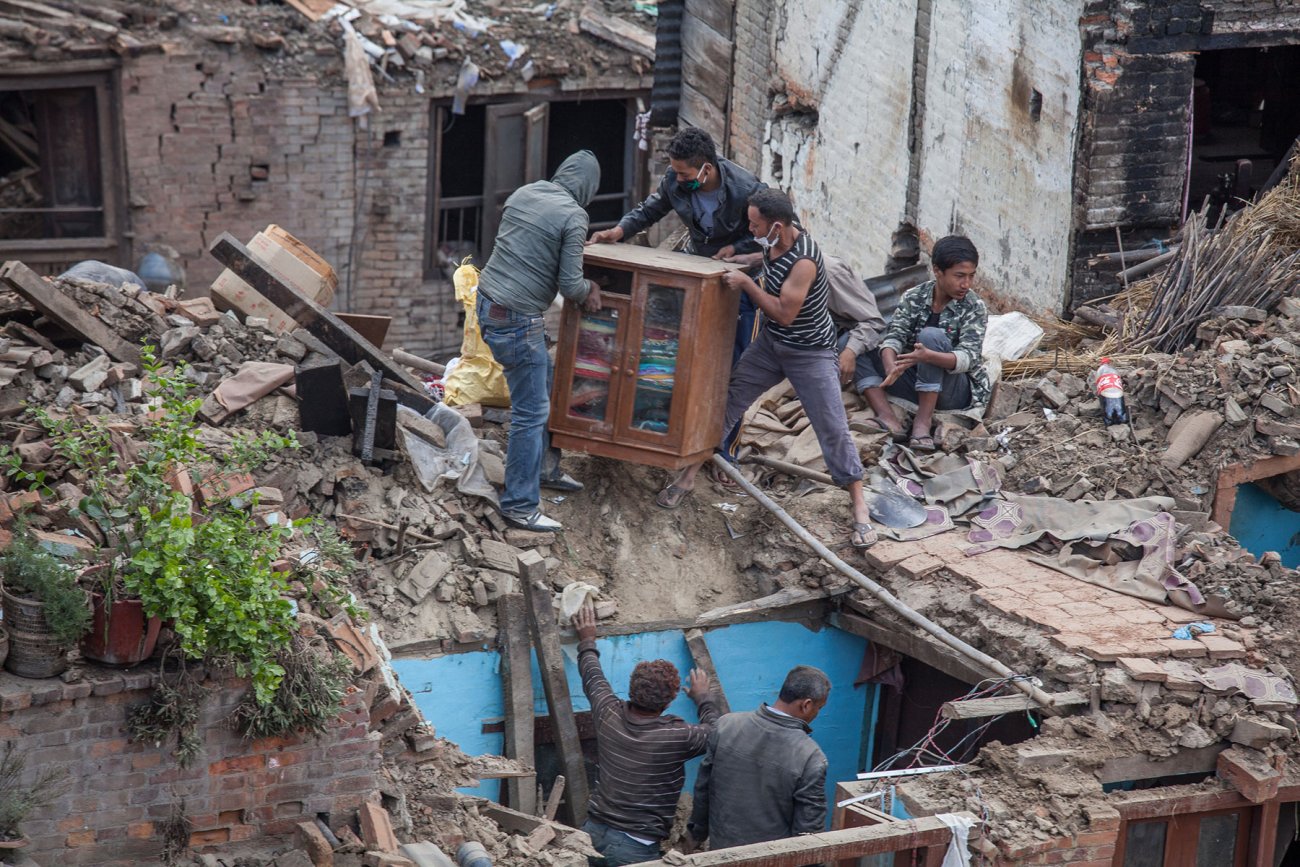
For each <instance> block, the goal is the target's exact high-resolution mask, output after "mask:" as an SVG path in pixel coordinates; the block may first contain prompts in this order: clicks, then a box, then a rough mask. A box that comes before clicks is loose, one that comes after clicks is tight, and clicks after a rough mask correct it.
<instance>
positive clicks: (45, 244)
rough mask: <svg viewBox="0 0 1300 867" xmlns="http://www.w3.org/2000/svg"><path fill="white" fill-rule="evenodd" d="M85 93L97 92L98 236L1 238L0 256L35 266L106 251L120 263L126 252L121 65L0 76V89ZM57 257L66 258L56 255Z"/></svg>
mask: <svg viewBox="0 0 1300 867" xmlns="http://www.w3.org/2000/svg"><path fill="white" fill-rule="evenodd" d="M66 88H87V89H91V90H93V91H94V92H95V113H96V126H97V138H98V141H99V159H100V185H101V193H102V197H103V202H104V204H103V214H104V229H103V232H102V234H100V235H96V236H89V237H84V238H36V239H19V240H5V239H0V256H4V257H12V256H13V254H19V255H24V254H27V255H31V256H32V258H33V260H34V261H43V260H57V259H61V258H62V259H68V258H72V259H74V260H75V259H80V258H86V256H83V255H76V256H74V257H70V256H67V255H66V254H82V253H92V252H99V253H100V254H101V255H103V254H104V252H105V251H107V258H117V259H120V258H122V257H123V256H124V255H125V253H126V252H127V251H126V210H125V208H126V184H125V177H126V168H125V160H124V159H123V154H124V148H123V144H122V125H121V123H119V122H118V118H120V117H121V100H120V96H119V94H120V92H121V88H120V66H119V65H118V64H117V63H116V62H101V61H91V62H86V63H70V64H49V65H45V66H30V65H28V66H22V67H9V68H6V69H5V70H4V71H3V72H0V90H5V91H33V90H55V89H66ZM59 254H65V255H64V256H60V255H59Z"/></svg>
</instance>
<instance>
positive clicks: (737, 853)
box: [644, 813, 975, 867]
mask: <svg viewBox="0 0 1300 867" xmlns="http://www.w3.org/2000/svg"><path fill="white" fill-rule="evenodd" d="M957 815H958V816H963V817H966V818H970V819H975V817H974V816H972V815H971V814H970V813H958V814H957ZM951 839H952V830H951V829H950V828H949V827H948V826H947V825H945V824H944V823H943V822H941V821H940V820H939V819H937V818H935V817H934V816H922V817H921V818H919V819H907V820H905V821H901V822H891V823H889V824H886V825H867V826H864V827H859V828H845V829H843V830H840V831H825V832H823V833H821V834H804V835H802V836H799V837H788V838H786V839H784V840H771V841H769V842H766V843H754V844H751V845H749V846H733V847H732V848H730V849H715V850H711V851H709V852H697V853H695V854H694V855H688V856H686V857H685V858H684V859H683V860H680V861H675V862H674V863H675V864H676V865H677V867H733V865H741V864H743V865H752V867H799V865H802V864H818V863H823V864H824V863H826V862H829V861H840V860H844V859H858V858H865V857H867V856H868V855H881V854H884V853H887V852H906V851H908V850H909V849H924V848H928V847H930V846H946V845H947V844H948V842H949V841H950V840H951ZM644 867H669V864H668V862H667V861H649V862H647V863H646V864H645V865H644Z"/></svg>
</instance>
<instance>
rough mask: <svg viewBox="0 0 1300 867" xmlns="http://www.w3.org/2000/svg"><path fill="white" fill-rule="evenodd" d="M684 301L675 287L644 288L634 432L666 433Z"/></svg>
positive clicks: (670, 413)
mask: <svg viewBox="0 0 1300 867" xmlns="http://www.w3.org/2000/svg"><path fill="white" fill-rule="evenodd" d="M685 299H686V293H685V291H683V290H682V289H680V288H678V287H676V286H663V285H660V284H657V283H651V284H649V285H648V286H647V287H646V294H645V310H644V311H642V316H641V345H640V347H639V353H638V356H637V366H636V371H635V383H636V390H635V391H634V393H633V399H632V417H631V420H630V421H629V425H630V427H631V428H632V429H633V430H637V431H642V432H645V433H652V434H660V435H662V436H667V435H668V433H669V422H670V420H671V418H672V407H673V386H674V384H675V381H676V377H677V373H678V370H677V361H678V354H679V349H680V339H681V330H682V308H683V306H684V303H685Z"/></svg>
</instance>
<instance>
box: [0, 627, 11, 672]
mask: <svg viewBox="0 0 1300 867" xmlns="http://www.w3.org/2000/svg"><path fill="white" fill-rule="evenodd" d="M8 655H9V633H8V632H5V628H4V627H3V626H0V665H4V663H5V657H6V656H8Z"/></svg>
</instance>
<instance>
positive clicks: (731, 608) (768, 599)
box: [696, 581, 854, 624]
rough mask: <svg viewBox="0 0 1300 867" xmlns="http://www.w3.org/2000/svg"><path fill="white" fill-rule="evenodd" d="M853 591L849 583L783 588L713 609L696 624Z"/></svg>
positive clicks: (697, 620) (701, 616) (756, 612)
mask: <svg viewBox="0 0 1300 867" xmlns="http://www.w3.org/2000/svg"><path fill="white" fill-rule="evenodd" d="M852 589H854V587H853V585H852V584H850V583H849V582H847V581H845V582H844V583H843V584H840V585H838V586H836V587H831V588H827V587H818V588H817V589H815V590H813V589H811V588H808V587H783V588H782V589H780V590H778V591H776V592H775V593H770V594H768V595H767V596H761V597H759V598H758V599H751V600H750V601H748V602H737V603H736V604H734V605H723V606H721V607H720V608H712V609H710V610H708V611H705V612H704V613H703V614H701V615H700V616H699V617H698V618H696V622H698V623H700V624H707V623H712V622H714V621H719V620H729V619H731V618H733V617H736V616H737V615H746V614H758V613H761V612H764V611H772V610H774V609H778V608H789V607H790V606H792V605H799V604H801V603H804V602H809V601H811V600H815V599H831V598H833V597H835V596H842V595H843V594H845V593H848V592H849V591H850V590H852Z"/></svg>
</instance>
